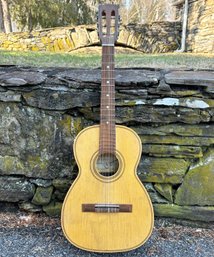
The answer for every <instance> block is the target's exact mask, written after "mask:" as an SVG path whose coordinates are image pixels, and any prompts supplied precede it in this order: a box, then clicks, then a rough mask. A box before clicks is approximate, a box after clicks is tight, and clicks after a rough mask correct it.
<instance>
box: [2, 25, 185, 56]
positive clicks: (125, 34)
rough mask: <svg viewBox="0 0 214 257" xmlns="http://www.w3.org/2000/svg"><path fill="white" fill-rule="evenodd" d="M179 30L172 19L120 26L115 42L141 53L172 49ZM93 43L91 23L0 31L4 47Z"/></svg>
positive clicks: (66, 47) (65, 48) (60, 48)
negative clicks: (24, 30)
mask: <svg viewBox="0 0 214 257" xmlns="http://www.w3.org/2000/svg"><path fill="white" fill-rule="evenodd" d="M180 31H181V25H180V23H176V22H159V23H153V24H149V25H148V24H145V25H132V26H127V27H125V26H122V27H121V28H120V34H119V39H118V44H119V45H125V46H128V47H131V48H134V49H136V50H139V51H142V52H145V53H163V52H172V51H174V50H176V49H177V48H178V47H179V42H180ZM97 45H99V39H98V35H97V31H96V27H95V26H77V27H62V28H52V29H45V30H40V31H33V32H31V33H27V32H20V33H9V34H5V33H0V49H7V50H18V51H27V50H30V51H52V52H69V51H72V50H75V49H78V48H81V47H87V46H97Z"/></svg>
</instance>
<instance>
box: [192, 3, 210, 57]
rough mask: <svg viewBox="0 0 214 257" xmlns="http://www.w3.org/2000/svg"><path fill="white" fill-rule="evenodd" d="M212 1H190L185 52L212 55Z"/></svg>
mask: <svg viewBox="0 0 214 257" xmlns="http://www.w3.org/2000/svg"><path fill="white" fill-rule="evenodd" d="M213 14H214V1H213V0H190V1H189V15H188V30H187V50H188V51H191V52H196V53H214V30H213V27H214V16H213Z"/></svg>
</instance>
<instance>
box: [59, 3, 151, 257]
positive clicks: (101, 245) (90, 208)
mask: <svg viewBox="0 0 214 257" xmlns="http://www.w3.org/2000/svg"><path fill="white" fill-rule="evenodd" d="M98 31H99V37H100V39H101V43H102V79H101V109H100V124H99V125H95V126H91V127H87V128H86V129H84V130H82V131H81V132H80V133H79V134H78V135H77V137H76V138H75V141H74V145H73V150H74V155H75V159H76V162H77V164H78V167H79V175H78V177H77V178H76V180H75V181H74V183H73V184H72V186H71V188H70V189H69V191H68V193H67V195H66V197H65V200H64V203H63V207H62V215H61V224H62V229H63V232H64V235H65V237H66V238H67V239H68V241H69V242H70V243H72V244H73V245H75V246H77V247H78V248H81V249H84V250H87V251H94V252H123V251H128V250H132V249H134V248H137V247H139V246H141V245H142V244H144V243H145V242H146V240H147V239H148V238H149V236H150V235H151V232H152V228H153V222H154V215H153V208H152V204H151V201H150V198H149V196H148V194H147V192H146V190H145V188H144V187H143V185H142V184H141V182H140V180H139V178H138V177H137V174H136V169H137V165H138V163H139V161H140V157H141V140H140V138H139V137H138V135H137V134H136V133H135V132H134V131H133V130H131V129H130V128H127V127H125V126H119V125H115V80H114V44H115V42H116V39H117V36H118V5H113V4H105V5H100V6H99V11H98Z"/></svg>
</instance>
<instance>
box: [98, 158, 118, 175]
mask: <svg viewBox="0 0 214 257" xmlns="http://www.w3.org/2000/svg"><path fill="white" fill-rule="evenodd" d="M118 168H119V161H118V159H117V157H116V156H115V155H114V154H107V153H106V154H100V155H99V156H98V158H97V161H96V169H97V170H98V172H99V174H100V175H102V176H104V177H111V176H113V175H115V174H116V173H117V171H118Z"/></svg>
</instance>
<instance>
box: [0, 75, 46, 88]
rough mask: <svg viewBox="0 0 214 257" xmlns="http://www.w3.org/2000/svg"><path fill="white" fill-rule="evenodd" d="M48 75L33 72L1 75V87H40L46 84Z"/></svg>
mask: <svg viewBox="0 0 214 257" xmlns="http://www.w3.org/2000/svg"><path fill="white" fill-rule="evenodd" d="M45 79H46V75H45V74H43V73H41V72H33V71H14V72H10V73H5V74H2V75H0V85H1V86H7V87H10V86H13V87H14V86H25V85H38V84H41V83H42V82H44V81H45Z"/></svg>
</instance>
